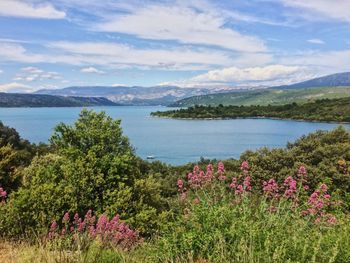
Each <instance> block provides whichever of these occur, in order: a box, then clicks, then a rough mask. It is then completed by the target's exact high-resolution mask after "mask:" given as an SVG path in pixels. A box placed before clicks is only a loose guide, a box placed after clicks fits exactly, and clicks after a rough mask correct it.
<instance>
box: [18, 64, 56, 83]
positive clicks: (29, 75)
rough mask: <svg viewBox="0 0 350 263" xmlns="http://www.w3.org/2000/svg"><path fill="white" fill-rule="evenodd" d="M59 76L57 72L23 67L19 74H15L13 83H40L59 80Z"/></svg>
mask: <svg viewBox="0 0 350 263" xmlns="http://www.w3.org/2000/svg"><path fill="white" fill-rule="evenodd" d="M60 78H61V75H60V74H59V73H58V72H53V71H49V72H45V71H44V70H41V69H39V68H36V67H25V68H22V69H21V72H20V73H17V74H16V77H15V78H14V79H13V80H14V81H27V82H32V81H42V80H48V79H60Z"/></svg>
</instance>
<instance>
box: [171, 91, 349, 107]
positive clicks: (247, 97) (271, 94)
mask: <svg viewBox="0 0 350 263" xmlns="http://www.w3.org/2000/svg"><path fill="white" fill-rule="evenodd" d="M344 97H350V87H328V88H313V89H264V90H254V91H241V92H228V93H218V94H210V95H203V96H194V97H190V98H185V99H182V100H179V101H177V102H175V103H173V104H172V105H171V106H174V107H191V106H194V105H213V106H217V105H219V104H222V105H237V106H239V105H244V106H249V105H269V104H271V105H282V104H286V103H291V102H298V103H306V102H310V101H314V100H317V99H325V98H329V99H334V98H344Z"/></svg>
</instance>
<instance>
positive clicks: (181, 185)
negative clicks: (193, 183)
mask: <svg viewBox="0 0 350 263" xmlns="http://www.w3.org/2000/svg"><path fill="white" fill-rule="evenodd" d="M177 187H178V189H179V191H182V190H183V187H184V182H183V181H182V180H181V179H178V180H177Z"/></svg>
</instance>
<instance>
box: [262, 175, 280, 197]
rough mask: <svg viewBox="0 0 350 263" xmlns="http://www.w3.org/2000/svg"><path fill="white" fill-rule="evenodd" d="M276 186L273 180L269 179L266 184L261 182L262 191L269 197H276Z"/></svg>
mask: <svg viewBox="0 0 350 263" xmlns="http://www.w3.org/2000/svg"><path fill="white" fill-rule="evenodd" d="M278 190H279V188H278V184H277V183H276V181H275V180H274V179H270V180H269V181H268V182H266V181H264V182H263V191H264V193H265V194H266V195H267V196H269V197H278V196H279V194H278Z"/></svg>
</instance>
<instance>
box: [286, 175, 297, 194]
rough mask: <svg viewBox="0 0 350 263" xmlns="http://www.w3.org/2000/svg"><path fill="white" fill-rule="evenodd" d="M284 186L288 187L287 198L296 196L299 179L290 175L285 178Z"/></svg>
mask: <svg viewBox="0 0 350 263" xmlns="http://www.w3.org/2000/svg"><path fill="white" fill-rule="evenodd" d="M284 186H285V187H286V190H285V192H284V196H285V197H287V198H294V197H295V195H296V193H297V181H296V180H294V179H293V177H291V176H288V177H287V178H286V179H285V180H284Z"/></svg>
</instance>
